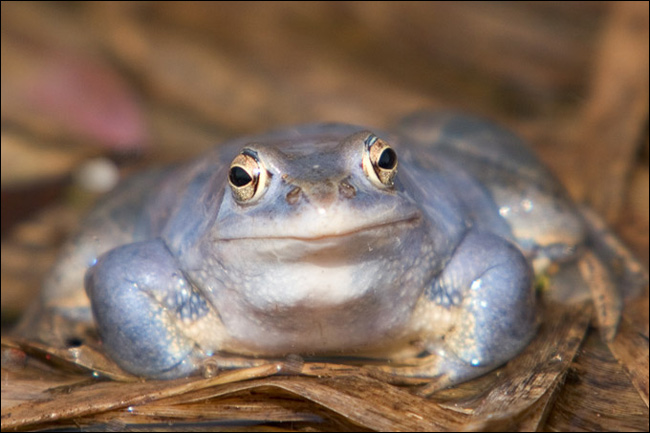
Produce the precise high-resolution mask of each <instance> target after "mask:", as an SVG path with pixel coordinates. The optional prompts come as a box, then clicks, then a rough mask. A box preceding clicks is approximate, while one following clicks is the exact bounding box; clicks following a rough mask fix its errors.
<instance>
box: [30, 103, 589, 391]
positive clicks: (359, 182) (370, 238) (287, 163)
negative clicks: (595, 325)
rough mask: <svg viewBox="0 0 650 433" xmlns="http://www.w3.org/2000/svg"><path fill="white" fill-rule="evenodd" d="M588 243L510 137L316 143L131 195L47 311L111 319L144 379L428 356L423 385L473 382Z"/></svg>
mask: <svg viewBox="0 0 650 433" xmlns="http://www.w3.org/2000/svg"><path fill="white" fill-rule="evenodd" d="M376 137H379V138H380V139H381V140H379V141H378V142H382V143H387V144H388V145H389V146H390V147H391V148H392V149H393V150H394V153H395V154H396V157H397V160H398V163H397V168H396V169H395V168H394V167H392V163H393V161H392V160H391V156H392V155H391V154H390V152H389V153H388V154H385V155H383V157H384V158H385V160H384V162H383V164H384V165H385V166H387V167H388V169H387V170H384V171H386V172H387V173H388V175H390V176H394V177H392V178H390V179H388V180H389V181H388V182H386V183H382V181H381V180H378V178H377V177H376V173H375V174H373V173H372V167H371V168H370V169H368V166H367V165H366V166H364V158H370V157H369V156H368V154H369V153H368V152H370V149H371V147H372V146H374V145H375V144H374V143H375V142H377V141H376ZM242 149H247V150H246V151H245V152H244V153H245V154H246V155H248V156H240V157H239V158H240V159H241V158H243V159H241V160H244V159H245V160H246V161H251V160H255V159H257V160H258V161H259V164H260V170H266V180H262V181H260V182H259V184H258V185H257V188H254V193H255V197H253V198H252V199H246V198H245V199H243V200H242V197H240V196H238V194H242V193H241V192H237V190H238V187H236V186H233V185H231V184H230V183H232V182H233V178H234V179H235V182H242V183H243V182H245V180H246V179H243V180H241V179H239V180H237V179H236V178H237V175H238V174H241V172H238V173H234V174H233V169H232V168H231V162H233V160H234V159H235V157H237V155H238V154H240V153H241V152H242ZM376 149H377V148H376ZM376 149H375V150H376ZM380 150H381V149H380ZM251 158H253V159H251ZM366 162H367V161H366ZM395 170H397V171H396V175H395V174H394V173H393V172H394V171H395ZM229 176H230V183H229ZM233 176H234V177H233ZM244 178H245V176H244ZM584 241H585V229H584V226H583V222H582V218H581V217H580V216H579V214H578V212H576V210H575V208H574V206H573V205H572V204H571V202H570V201H569V200H568V199H567V197H566V194H565V193H564V192H563V189H562V188H561V187H560V186H559V185H558V183H557V182H556V181H555V180H554V178H553V177H552V176H551V175H549V173H548V172H547V171H546V170H545V168H544V167H542V166H541V165H540V163H539V162H538V161H537V160H536V159H535V158H534V156H533V155H532V154H531V153H530V152H529V150H527V148H526V146H525V145H524V144H523V143H522V142H521V141H520V140H519V139H518V138H517V137H515V136H513V135H512V134H510V133H509V132H507V131H505V130H503V129H501V128H499V127H497V126H494V125H493V124H490V123H487V122H484V121H481V120H477V119H474V118H469V117H463V116H459V115H455V114H431V113H422V114H418V115H414V116H411V117H410V118H407V119H405V120H404V121H403V122H402V123H401V124H400V126H399V127H398V128H396V129H395V130H394V131H393V132H389V133H384V132H381V131H377V130H372V132H370V130H367V129H366V128H361V127H357V126H351V125H345V124H321V125H308V126H300V127H296V128H289V129H284V130H280V131H276V132H272V133H268V134H264V135H259V136H255V137H246V138H242V139H239V140H235V141H233V142H231V143H229V144H226V145H223V146H219V147H217V148H215V149H214V150H213V151H211V152H210V153H208V154H207V155H205V156H203V157H201V158H199V159H197V160H196V161H194V162H191V163H189V164H186V165H184V166H181V167H179V168H176V169H173V170H171V171H159V172H155V173H149V174H146V175H143V176H139V177H135V178H133V179H131V180H130V181H127V182H126V183H125V184H124V185H123V186H121V187H119V188H118V189H117V190H116V191H114V192H113V193H112V194H111V195H109V196H108V197H107V198H105V199H104V200H103V201H102V203H100V205H99V206H98V207H97V208H96V209H95V210H94V211H93V212H92V213H91V215H90V216H89V218H88V220H87V222H86V224H85V226H84V228H83V231H82V233H81V234H80V235H79V236H78V237H77V238H76V239H75V240H74V241H73V242H71V243H70V244H69V245H68V247H67V249H66V250H65V252H64V254H63V256H62V258H61V260H60V261H59V263H58V265H57V267H56V268H55V270H54V272H53V274H52V276H51V278H50V279H49V280H48V281H47V283H46V287H45V291H44V295H43V305H44V306H45V308H46V309H47V310H49V311H56V312H57V314H61V315H65V316H66V317H68V318H72V319H73V320H79V321H89V320H91V319H92V318H94V321H95V323H96V325H97V329H98V331H99V334H100V337H101V339H102V341H103V345H104V347H105V349H106V351H107V353H108V354H109V355H110V357H112V359H114V360H115V361H116V362H117V363H118V364H119V365H120V366H121V367H122V368H124V369H125V370H127V371H129V372H131V373H133V374H136V375H140V376H144V377H151V378H173V377H178V376H184V375H187V374H190V373H193V372H195V371H196V370H197V369H198V368H199V367H200V365H201V363H202V361H203V360H205V358H206V357H208V356H210V355H212V354H214V353H217V352H221V353H233V354H239V355H254V356H259V357H276V356H284V355H287V354H299V355H302V356H311V355H317V356H337V355H345V356H367V357H378V358H383V359H391V358H393V359H399V358H400V357H401V356H404V354H409V353H410V354H413V353H415V354H418V353H419V352H423V353H425V354H429V355H431V356H429V358H430V359H432V361H430V362H429V363H428V364H427V365H425V366H424V367H423V368H420V369H419V370H418V372H417V373H416V374H418V375H422V376H427V377H435V376H440V375H444V376H446V377H447V378H448V382H449V383H457V382H459V381H462V380H466V379H469V378H471V377H475V376H477V375H480V374H482V373H484V372H486V371H488V370H491V369H493V368H495V367H497V366H499V365H501V364H503V363H505V362H506V361H508V360H509V359H511V358H512V357H514V356H515V355H516V354H517V353H519V352H520V351H521V350H522V349H523V348H524V347H525V346H526V344H527V343H528V342H529V341H530V339H531V338H532V337H533V336H534V334H535V331H536V314H535V313H536V309H535V293H534V290H533V288H532V285H533V278H534V274H533V271H532V269H533V268H534V269H535V271H536V272H538V273H539V272H543V270H544V269H545V268H546V267H547V265H548V264H549V263H552V262H558V261H570V260H574V259H575V257H576V255H578V254H579V253H580V250H581V247H582V245H583V244H584ZM86 270H87V271H86ZM84 273H85V291H84V290H83V287H82V285H81V281H82V280H83V275H84ZM86 294H87V296H86ZM91 311H92V315H91Z"/></svg>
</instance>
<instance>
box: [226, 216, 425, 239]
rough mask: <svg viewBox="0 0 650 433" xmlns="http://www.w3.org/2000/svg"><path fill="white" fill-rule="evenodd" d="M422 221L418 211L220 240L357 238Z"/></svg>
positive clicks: (388, 232)
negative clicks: (373, 220)
mask: <svg viewBox="0 0 650 433" xmlns="http://www.w3.org/2000/svg"><path fill="white" fill-rule="evenodd" d="M421 223H422V216H421V215H420V214H419V213H417V214H413V215H409V216H407V217H406V218H402V219H398V220H394V221H389V222H384V223H379V224H368V225H362V226H356V227H351V228H349V229H343V230H336V231H330V232H326V231H325V232H323V231H320V230H317V229H316V230H314V231H312V232H306V233H304V234H301V233H297V232H290V233H286V234H284V233H281V234H274V233H269V234H260V235H253V236H240V237H220V238H218V241H225V242H230V241H245V240H269V241H272V240H295V241H303V242H318V241H327V240H336V239H341V240H344V239H346V238H355V237H357V236H364V235H378V236H380V235H381V234H382V232H383V233H385V234H386V235H388V234H391V233H394V232H398V231H408V230H409V229H412V228H415V227H417V226H419V225H420V224H421Z"/></svg>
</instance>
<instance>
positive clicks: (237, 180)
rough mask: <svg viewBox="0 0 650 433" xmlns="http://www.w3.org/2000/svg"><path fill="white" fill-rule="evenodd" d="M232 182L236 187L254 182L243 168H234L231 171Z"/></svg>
mask: <svg viewBox="0 0 650 433" xmlns="http://www.w3.org/2000/svg"><path fill="white" fill-rule="evenodd" d="M228 176H229V177H230V182H231V183H232V184H233V185H235V186H245V185H248V184H249V183H251V182H252V181H253V178H252V177H250V175H249V174H248V172H247V171H246V170H244V169H243V168H241V167H233V168H231V169H230V174H229V175H228Z"/></svg>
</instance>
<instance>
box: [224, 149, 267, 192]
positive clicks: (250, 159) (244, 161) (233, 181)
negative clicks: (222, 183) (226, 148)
mask: <svg viewBox="0 0 650 433" xmlns="http://www.w3.org/2000/svg"><path fill="white" fill-rule="evenodd" d="M267 180H268V172H267V171H266V169H265V168H264V166H263V165H262V163H261V162H260V160H259V159H258V157H257V153H256V152H254V151H252V150H249V149H244V151H243V152H242V153H240V154H239V155H237V156H236V157H235V159H233V161H232V163H231V164H230V170H229V171H228V183H230V189H231V190H232V194H233V196H234V197H235V200H237V201H238V202H240V203H250V202H251V201H253V200H254V199H257V198H259V197H260V196H261V195H262V193H263V192H264V190H265V189H266V184H267Z"/></svg>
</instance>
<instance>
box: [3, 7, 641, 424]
mask: <svg viewBox="0 0 650 433" xmlns="http://www.w3.org/2000/svg"><path fill="white" fill-rule="evenodd" d="M0 7H1V18H0V19H1V23H2V28H1V34H2V40H1V43H2V73H1V103H2V104H1V105H2V107H1V125H0V126H1V130H0V132H1V136H2V142H1V148H2V166H1V187H2V205H1V209H2V262H1V270H2V273H1V277H2V281H1V282H2V288H3V290H2V292H1V293H2V324H3V328H2V329H3V334H4V331H5V330H6V329H7V327H6V325H7V324H10V323H12V322H13V321H14V320H15V319H16V318H17V317H19V315H20V313H21V311H23V309H24V308H25V307H26V305H28V304H29V302H31V301H32V300H33V299H34V297H35V296H37V295H36V294H37V293H38V290H39V289H40V283H41V280H42V278H43V274H44V273H45V272H46V271H47V270H48V268H49V267H50V266H51V264H52V262H53V260H54V258H55V257H56V253H57V251H58V248H59V246H60V245H61V243H62V242H63V240H64V239H66V238H67V237H68V235H69V234H70V233H71V232H72V231H74V230H75V228H76V227H77V226H78V224H79V220H80V218H81V216H82V215H83V214H84V211H85V210H86V209H87V207H88V206H90V204H91V203H92V201H93V200H94V199H95V198H96V197H97V196H98V195H99V194H100V193H101V192H102V191H104V190H106V189H108V188H110V187H111V186H112V185H113V184H114V182H115V181H116V180H117V179H119V178H121V177H123V176H125V175H127V174H128V173H130V172H132V171H134V170H138V169H141V168H143V167H146V166H151V165H157V164H162V163H169V162H172V161H180V160H185V159H189V158H191V157H193V156H195V155H197V154H199V153H200V152H202V151H204V150H205V149H207V148H209V147H211V146H214V145H218V144H219V143H221V142H223V141H225V140H227V139H229V138H232V137H236V136H239V135H242V134H251V133H258V132H262V131H264V130H267V129H269V128H275V127H279V126H283V125H289V124H296V123H303V122H319V121H344V122H349V123H356V124H363V125H365V126H368V127H390V126H391V125H393V124H395V123H396V122H397V121H398V120H399V119H400V117H402V116H404V115H406V114H408V113H409V112H411V111H413V110H418V109H427V108H436V109H440V108H448V109H454V110H461V111H464V112H468V113H473V114H478V115H481V116H484V117H488V118H490V119H493V120H494V121H496V122H499V123H502V124H505V125H506V126H509V127H510V128H512V129H514V130H515V131H517V132H518V133H519V134H520V135H522V136H524V137H525V138H526V139H527V140H528V141H529V142H530V143H531V145H532V146H533V147H534V149H535V150H536V152H537V153H538V154H539V155H540V157H541V159H542V160H544V161H545V162H546V163H547V164H548V165H549V166H550V167H551V169H552V170H553V171H554V172H555V173H556V174H557V175H558V177H560V179H561V180H562V181H563V182H564V184H565V185H566V186H567V188H568V190H569V192H570V194H571V195H572V196H573V197H574V198H575V199H576V200H578V201H580V202H585V203H588V204H589V205H590V206H592V207H593V208H595V209H596V210H597V212H598V213H600V214H601V215H602V216H603V217H604V218H606V220H607V221H608V222H609V223H610V224H611V225H612V227H613V228H614V229H615V231H616V232H617V233H618V234H619V235H620V236H621V237H622V238H623V239H624V240H625V241H626V242H627V243H628V244H629V245H630V246H631V247H632V249H633V250H634V251H635V253H636V254H637V255H638V256H639V257H640V258H641V259H642V260H643V262H644V263H645V264H646V266H647V264H648V208H649V205H648V197H649V193H648V184H649V181H648V77H649V73H648V52H649V49H648V45H649V43H648V42H649V33H648V2H626V1H621V2H595V1H594V2H552V1H545V2H408V1H401V2H269V3H266V2H185V1H184V2H47V3H45V2H44V3H40V2H2V3H1V6H0ZM634 308H636V310H633V314H632V315H631V316H629V317H631V320H633V321H636V322H637V323H640V326H641V328H643V327H644V326H645V330H644V331H643V329H642V332H641V334H640V335H645V336H646V342H645V348H646V352H645V353H646V355H645V373H646V374H645V398H646V400H645V406H643V403H642V402H640V400H638V394H635V392H634V391H633V388H630V387H631V385H629V384H627V385H625V386H627V388H625V390H626V391H625V392H627V393H628V394H629V395H631V396H632V397H630V398H632V399H634V398H636V399H637V400H638V401H637V400H633V401H634V402H635V403H634V404H628V403H625V404H621V405H619V406H620V407H619V406H616V407H615V406H612V404H613V403H611V401H609V400H608V401H607V402H606V403H607V404H604V403H603V405H602V407H601V406H598V404H601V403H598V402H596V403H593V401H592V400H590V401H591V403H592V404H594V405H595V406H592V407H591V408H588V409H585V412H584V413H581V414H578V415H576V413H577V412H576V411H577V409H575V407H576V406H574V404H575V402H576V401H579V402H581V403H580V404H582V406H580V407H586V406H584V404H583V403H582V402H583V400H584V399H585V398H586V396H588V395H589V396H591V395H594V396H596V395H597V394H598V393H595V394H594V392H592V391H591V389H589V390H585V389H586V388H582V384H586V383H587V382H588V381H589V379H588V377H590V376H584V374H586V373H585V372H588V371H589V368H592V367H591V366H593V365H596V364H597V363H598V362H600V363H601V364H603V363H604V364H603V365H605V367H603V368H604V369H603V370H602V371H604V372H605V373H603V376H604V377H606V378H608V377H616V378H620V377H625V374H624V373H623V372H622V370H621V367H620V366H617V363H616V360H615V359H614V358H612V357H611V355H610V354H609V352H606V349H602V347H601V346H602V343H598V341H599V340H598V338H597V337H594V338H591V339H590V340H589V343H588V346H587V347H588V348H591V349H588V350H587V352H588V351H589V350H591V352H589V353H595V355H593V354H592V355H584V353H587V352H585V351H584V350H583V355H581V356H582V357H581V358H579V359H578V361H577V362H578V364H576V365H577V366H576V367H575V369H576V371H579V375H574V376H570V380H568V381H567V384H569V383H570V382H571V380H574V382H575V383H572V387H571V388H569V387H567V388H566V389H565V391H563V394H562V395H561V396H560V403H561V404H560V403H558V404H557V405H556V406H555V407H554V409H553V413H552V415H551V416H550V418H549V419H550V421H549V424H546V427H545V429H548V428H550V429H560V430H562V429H567V428H570V429H574V428H576V426H578V425H579V426H581V428H587V429H602V428H605V427H604V424H599V423H600V422H604V419H605V418H600V416H601V414H602V413H606V412H607V411H609V412H611V413H610V415H611V416H610V417H609V418H607V419H608V420H610V421H611V420H620V419H624V420H625V419H634V420H636V421H634V422H636V424H634V423H633V424H625V422H627V421H625V422H623V423H622V424H621V423H618V424H616V423H615V424H610V425H609V427H610V428H612V429H614V430H620V429H623V430H625V429H627V428H637V427H638V426H641V427H640V428H641V430H643V429H646V430H647V335H648V320H647V314H648V313H647V312H648V297H647V293H646V295H645V298H644V300H642V301H641V302H636V304H635V307H634ZM627 311H629V310H626V312H627ZM634 311H635V313H634ZM626 314H627V313H626ZM639 317H640V318H641V320H637V318H639ZM643 320H645V324H643ZM643 332H645V334H643ZM592 334H593V333H592ZM635 335H636V334H635ZM598 344H601V346H598ZM594 347H595V348H596V349H594ZM602 350H604V351H602ZM603 354H605V355H603ZM607 356H608V357H609V358H607ZM594 359H596V361H597V362H596V363H595V361H594ZM581 360H582V361H581ZM603 360H606V361H603ZM580 362H582V363H583V364H580ZM598 365H600V364H598ZM607 369H612V370H607ZM609 371H615V372H616V375H618V376H616V375H613V373H612V374H610V373H609ZM621 375H622V376H621ZM584 377H587V379H584V380H583V378H584ZM571 378H573V379H571ZM578 378H580V379H578ZM613 380H615V381H619V382H620V383H622V382H624V381H625V379H620V380H619V379H613ZM621 381H622V382H621ZM573 385H575V386H573ZM612 386H613V387H610V391H611V392H612V396H615V397H614V400H616V398H618V397H619V396H621V395H622V394H621V393H622V391H620V390H618V388H616V386H617V385H616V384H614V385H612ZM621 389H623V388H621ZM630 390H632V391H630ZM626 395H627V394H626ZM594 398H596V397H594ZM567 401H568V402H573V403H571V404H569V403H567ZM639 402H640V403H639ZM637 403H638V404H637ZM635 404H636V406H635ZM639 404H640V406H639ZM566 408H570V409H566ZM593 408H597V409H593ZM563 410H564V412H562V411H563ZM578 411H579V410H578ZM630 414H633V417H632V418H630V416H632V415H630ZM626 417H627V418H626ZM634 417H636V418H634ZM596 419H598V421H594V420H596ZM583 422H585V423H586V424H581V423H583ZM592 422H593V423H592ZM608 422H609V421H608ZM616 422H618V421H616ZM644 423H645V424H644ZM644 425H645V427H643V426H644Z"/></svg>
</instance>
